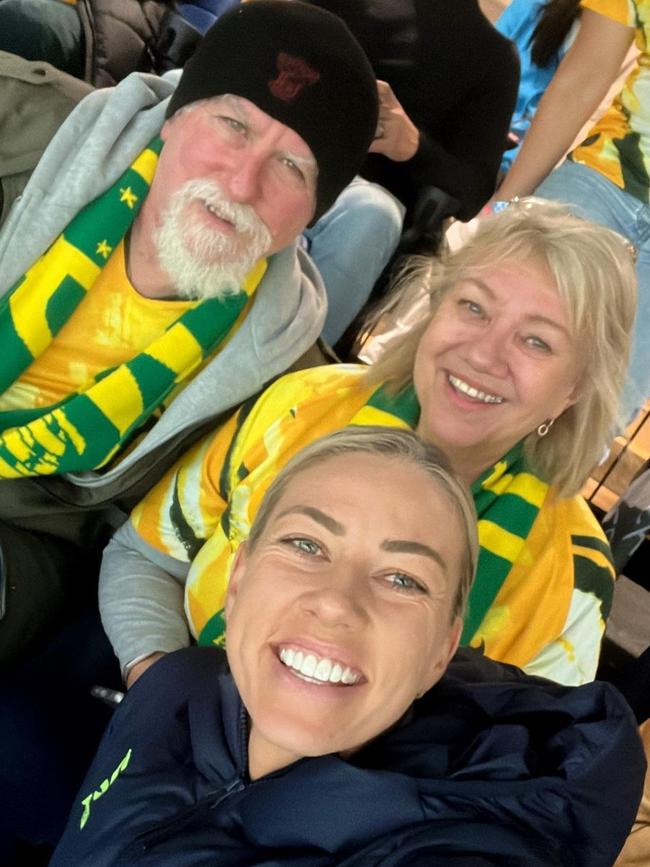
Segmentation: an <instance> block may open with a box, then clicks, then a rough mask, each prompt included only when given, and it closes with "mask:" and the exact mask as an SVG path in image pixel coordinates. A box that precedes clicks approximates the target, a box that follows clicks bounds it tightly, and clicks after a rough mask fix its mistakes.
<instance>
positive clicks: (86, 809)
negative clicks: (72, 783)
mask: <svg viewBox="0 0 650 867" xmlns="http://www.w3.org/2000/svg"><path fill="white" fill-rule="evenodd" d="M131 752H132V750H129V751H128V753H127V754H126V755H125V756H124V758H123V759H122V761H121V762H120V763H119V765H118V766H117V767H116V768H115V770H114V771H113V773H112V774H111V775H110V777H107V778H106V779H105V780H102V782H101V783H100V784H99V788H98V789H95V791H94V792H91V793H90V794H89V795H88V797H86V798H84V799H83V801H82V802H81V806H82V807H83V812H82V814H81V821H80V822H79V830H82V829H83V828H84V827H85V826H86V822H87V821H88V818H89V816H90V805H91V804H92V802H93V801H98V800H99V798H101V796H102V795H104V794H105V793H106V792H107V791H108V790H109V789H110V787H111V786H112V785H113V783H114V782H115V780H116V779H117V778H118V777H119V775H120V774H121V773H122V771H124V770H126V768H128V766H129V762H130V761H131Z"/></svg>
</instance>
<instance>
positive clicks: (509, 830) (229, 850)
mask: <svg viewBox="0 0 650 867" xmlns="http://www.w3.org/2000/svg"><path fill="white" fill-rule="evenodd" d="M246 747H247V716H246V712H245V709H244V708H243V706H242V703H241V701H240V699H239V696H238V693H237V690H236V688H235V685H234V683H233V680H232V677H231V676H230V674H229V673H228V669H227V665H226V662H225V655H224V654H223V652H222V651H219V650H216V649H210V648H190V649H188V650H182V651H179V652H177V653H173V654H170V655H169V656H167V657H164V658H162V659H161V660H160V661H159V662H157V663H156V664H155V665H154V666H152V668H151V669H149V670H148V671H147V672H146V674H145V675H144V676H143V677H141V678H140V680H139V681H138V682H137V683H136V685H135V686H134V687H133V689H132V690H130V691H129V693H128V695H127V696H126V698H125V700H124V701H123V702H122V704H121V706H120V707H119V709H118V710H117V711H116V713H115V715H114V717H113V720H112V722H111V725H110V727H109V729H108V730H107V732H106V734H105V736H104V739H103V741H102V743H101V746H100V748H99V752H98V753H97V756H96V758H95V761H94V762H93V765H92V767H91V769H90V772H89V773H88V775H87V777H86V780H85V782H84V784H83V786H82V789H81V791H80V793H79V796H78V799H77V801H76V803H75V806H74V809H73V812H72V815H71V817H70V820H69V822H68V826H67V828H66V831H65V833H64V835H63V838H62V840H61V842H60V844H59V847H58V848H57V850H56V852H55V854H54V858H53V860H52V862H51V867H72V865H74V867H84V865H88V867H104V865H156V867H203V865H206V867H207V865H211V867H234V865H237V867H244V865H246V867H248V865H264V867H287V865H291V867H324V865H334V864H336V865H345V867H370V865H382V867H397V865H399V867H406V865H409V867H415V865H420V867H424V865H427V867H431V865H434V867H435V865H437V864H445V865H447V864H449V865H454V867H461V865H462V867H487V865H499V867H508V865H521V867H524V865H525V867H552V865H571V867H600V865H602V867H610V865H611V864H612V863H613V861H614V858H615V856H616V854H617V852H618V850H619V849H620V847H621V846H622V844H623V841H624V839H625V836H626V834H627V832H628V830H629V828H630V826H631V824H632V821H633V819H634V815H635V813H636V807H637V805H638V802H639V799H640V797H641V787H642V781H643V775H644V770H645V762H644V759H643V753H642V749H641V745H640V741H639V738H638V736H637V734H636V726H635V722H634V720H633V718H632V716H631V713H630V712H629V710H628V709H627V707H626V705H625V703H624V701H623V699H622V698H621V697H620V696H619V695H618V693H617V692H616V691H615V690H614V689H613V688H612V687H610V686H608V685H607V684H598V683H596V684H590V685H588V686H584V687H580V688H577V689H572V688H567V687H561V686H558V685H556V684H552V683H550V682H548V681H542V680H533V679H528V678H525V677H524V676H523V675H521V674H520V673H519V672H517V671H516V670H515V669H512V668H509V667H507V666H500V665H498V664H496V663H492V662H490V661H489V660H485V659H483V658H482V657H480V655H478V654H477V653H475V652H472V651H462V652H460V653H459V654H458V655H457V657H456V659H455V660H454V662H452V665H451V666H450V669H449V671H448V673H447V674H446V675H445V677H444V678H443V679H442V680H441V681H440V683H439V684H438V685H437V686H435V687H434V688H433V689H432V690H430V691H429V693H427V694H426V695H425V696H424V697H423V698H422V699H420V700H419V701H418V702H416V704H415V706H414V707H413V708H412V710H411V711H410V712H409V713H408V714H407V717H406V718H405V719H404V720H403V721H402V722H401V723H400V724H399V725H398V726H396V727H394V728H393V729H392V730H390V731H389V732H386V733H385V734H383V735H382V736H381V737H379V738H377V739H376V740H375V741H373V742H372V743H371V744H370V745H368V746H366V747H365V748H364V749H363V750H361V751H360V752H358V753H356V754H355V755H354V756H353V757H352V759H351V760H343V759H341V758H339V757H337V756H324V757H322V758H315V759H312V758H310V759H303V760H301V761H298V762H296V763H295V764H293V765H291V766H289V767H287V768H285V769H283V770H281V771H278V772H276V773H273V774H270V775H268V776H266V777H263V778H261V779H259V780H257V781H255V782H251V781H250V780H249V779H248V775H247V753H246Z"/></svg>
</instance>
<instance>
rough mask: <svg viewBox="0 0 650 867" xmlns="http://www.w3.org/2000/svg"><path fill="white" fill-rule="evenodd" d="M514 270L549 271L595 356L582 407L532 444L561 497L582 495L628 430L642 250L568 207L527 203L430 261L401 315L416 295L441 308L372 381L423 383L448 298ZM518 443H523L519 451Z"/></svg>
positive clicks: (582, 384)
mask: <svg viewBox="0 0 650 867" xmlns="http://www.w3.org/2000/svg"><path fill="white" fill-rule="evenodd" d="M504 262H508V263H512V262H521V263H522V265H523V264H528V265H530V264H531V262H532V264H533V265H535V264H536V263H541V264H542V265H543V266H545V267H546V268H547V269H548V271H549V272H550V274H551V276H552V277H553V280H554V282H555V284H556V286H557V289H558V292H559V295H560V297H561V298H562V299H563V301H564V302H565V304H566V305H567V308H568V311H569V320H570V324H571V329H572V333H573V336H574V338H575V339H576V341H578V342H579V344H580V345H581V346H582V347H583V350H584V352H585V353H586V354H587V353H588V357H587V358H585V367H584V370H583V371H582V375H581V377H580V380H579V382H578V386H577V390H576V395H577V399H576V402H575V404H573V405H572V406H570V407H569V408H568V409H566V410H565V411H564V412H563V413H562V415H561V416H560V417H559V418H557V419H556V420H555V423H554V425H553V427H552V428H551V429H550V431H549V433H548V435H547V436H545V437H539V436H538V435H537V433H536V432H535V431H533V432H531V433H530V434H529V435H528V436H527V437H526V440H525V448H526V454H527V457H528V459H529V461H530V464H531V466H532V468H533V470H534V471H535V472H537V473H539V474H540V475H541V476H542V477H543V478H545V479H546V480H547V481H549V482H550V483H551V484H553V485H554V486H555V487H556V489H557V492H558V494H559V495H560V496H572V495H573V494H575V493H577V492H578V491H579V490H580V489H581V488H582V486H583V485H584V483H585V481H586V480H587V478H588V476H589V473H590V472H591V470H592V469H593V467H594V466H595V465H596V464H597V463H598V461H599V459H600V458H601V457H602V455H603V452H604V450H605V448H606V447H607V445H608V443H609V442H610V440H611V438H612V436H613V435H614V433H615V430H616V427H617V424H618V423H619V417H618V416H619V402H620V397H621V392H622V390H623V385H624V382H625V377H626V373H627V366H628V359H629V352H630V340H631V332H632V327H633V324H634V314H635V311H636V276H635V270H634V255H633V248H632V247H631V245H630V244H629V243H628V242H627V241H625V239H624V238H622V237H621V236H620V235H618V234H617V233H616V232H613V231H611V230H610V229H606V228H605V227H604V226H599V225H596V224H595V223H590V222H587V221H586V220H582V219H579V218H578V217H574V216H572V215H571V214H569V213H568V211H567V210H566V208H565V206H563V205H560V204H557V203H555V202H546V201H542V200H540V199H530V198H528V199H522V200H521V201H518V202H513V203H511V204H510V206H509V207H508V208H506V209H505V210H504V211H502V212H501V213H499V214H496V215H495V216H493V217H490V218H489V219H485V220H482V221H481V222H480V225H479V228H478V230H477V233H476V235H475V236H474V238H473V239H472V240H471V241H470V242H469V243H467V244H466V245H465V246H464V247H462V248H461V249H460V250H458V251H457V252H456V253H451V254H450V253H443V254H442V256H441V257H440V258H439V259H438V260H436V261H431V260H428V261H425V260H421V261H420V262H419V263H417V264H416V266H415V267H414V269H413V270H412V271H411V272H410V274H408V275H407V277H406V278H405V281H403V284H402V286H401V287H400V292H401V293H405V294H404V295H403V299H402V300H400V303H399V308H400V310H403V309H404V307H405V305H406V304H408V303H410V302H411V301H412V297H411V296H412V295H413V292H414V291H415V290H418V289H419V290H420V291H421V290H422V287H424V288H425V289H426V291H427V292H428V293H429V296H430V300H431V307H430V308H429V311H428V313H427V315H425V316H423V318H422V320H421V321H420V322H418V323H417V324H416V325H415V327H414V328H412V329H411V330H410V331H409V332H408V333H406V334H404V336H403V337H401V338H400V339H398V340H396V341H395V342H394V343H393V344H391V345H390V346H389V347H388V349H387V350H386V353H385V355H384V356H383V357H381V358H380V359H379V360H378V361H377V362H376V364H374V365H373V366H372V368H371V369H370V372H369V374H368V376H369V379H370V381H372V382H387V383H389V384H390V386H391V388H392V389H393V390H396V391H397V390H399V389H401V388H403V387H404V386H405V385H406V384H407V383H408V382H410V380H411V379H412V376H413V365H414V361H415V354H416V351H417V347H418V343H419V341H420V338H421V336H422V335H423V333H424V332H425V331H426V329H427V326H428V325H429V322H430V321H431V318H432V317H433V316H435V313H436V310H437V308H438V306H439V305H440V302H441V300H442V298H443V297H444V295H445V293H446V292H447V291H448V290H449V289H451V288H452V287H453V286H454V285H456V284H457V283H458V282H459V281H460V280H462V279H464V278H465V277H466V276H467V275H468V274H469V273H472V274H476V273H480V272H481V271H486V270H488V269H492V268H495V267H498V266H500V265H501V264H503V263H504ZM513 445H514V443H513Z"/></svg>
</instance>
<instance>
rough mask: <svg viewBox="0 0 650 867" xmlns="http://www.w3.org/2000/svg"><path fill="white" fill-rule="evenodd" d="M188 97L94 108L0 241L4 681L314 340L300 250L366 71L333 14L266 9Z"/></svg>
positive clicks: (219, 28)
mask: <svg viewBox="0 0 650 867" xmlns="http://www.w3.org/2000/svg"><path fill="white" fill-rule="evenodd" d="M177 80H178V74H177V73H176V74H175V75H174V74H171V77H170V78H169V79H167V78H163V79H158V78H156V77H153V76H147V75H134V76H130V77H129V78H128V79H126V80H125V81H124V82H122V83H121V84H120V85H119V86H118V87H116V88H113V89H106V90H100V91H96V92H94V93H92V94H90V95H89V96H88V97H87V98H86V99H84V100H83V101H82V102H81V103H80V105H79V106H78V107H77V109H76V110H75V111H74V112H73V114H72V115H71V116H70V117H69V118H68V120H67V121H66V122H65V123H64V124H63V126H62V127H61V128H60V129H59V131H58V132H57V134H56V135H55V137H54V139H53V140H52V142H51V144H50V145H49V146H48V148H47V150H46V151H45V153H44V155H43V157H42V159H41V160H40V162H39V164H38V166H37V167H36V169H35V171H34V173H33V175H32V177H31V179H30V182H29V184H28V186H27V188H26V190H25V193H24V195H23V196H22V197H21V199H20V200H17V201H16V202H15V204H14V206H13V209H12V210H11V212H10V214H9V216H8V218H7V220H6V222H5V224H4V226H3V229H2V232H1V233H0V292H2V294H4V300H3V301H2V302H1V303H0V341H1V343H2V346H3V356H4V357H3V365H2V369H1V370H0V554H1V557H0V564H1V575H0V603H1V608H0V617H2V619H1V620H0V665H2V664H4V665H5V666H6V665H7V664H8V663H9V662H13V661H14V660H16V659H17V658H18V657H19V656H20V655H21V654H23V653H24V651H25V649H26V648H28V647H30V646H32V645H33V643H34V641H35V640H36V639H40V638H42V636H43V634H44V633H46V632H47V631H48V630H49V629H50V628H51V625H52V623H53V622H58V621H59V620H60V618H61V617H62V615H63V614H64V613H66V612H67V610H68V609H69V607H70V606H71V605H72V604H76V603H77V602H78V601H79V598H80V596H82V595H83V593H84V592H85V590H86V587H87V586H90V587H91V589H92V586H93V582H92V581H90V580H89V572H90V573H92V571H93V570H94V568H95V557H96V555H97V553H98V551H99V549H100V548H101V544H102V542H103V541H104V540H105V538H106V536H107V534H108V532H109V531H110V528H112V527H115V526H116V525H117V524H119V523H120V522H121V521H122V520H123V516H124V514H125V512H124V510H128V509H129V508H130V507H131V506H132V505H133V504H134V503H135V502H136V501H137V500H138V499H139V498H140V497H141V496H142V494H143V493H144V492H145V491H146V490H148V489H149V488H150V487H151V486H152V484H153V483H154V482H155V481H156V480H157V479H158V478H159V477H160V475H161V473H162V472H163V471H164V470H165V468H166V467H168V466H169V465H170V463H171V462H172V461H173V459H174V457H175V456H176V455H178V454H179V452H180V451H181V450H185V449H186V448H187V446H188V443H189V442H192V441H194V440H195V439H196V438H197V437H198V436H199V435H200V434H201V432H202V431H204V430H206V429H207V428H208V427H210V428H211V427H214V425H215V423H216V422H215V420H216V419H217V417H218V416H219V415H220V414H221V413H223V412H225V411H226V410H228V409H229V408H231V407H232V406H234V405H236V404H239V403H240V402H241V401H242V400H245V399H246V398H247V397H249V396H250V395H251V394H253V393H254V392H255V391H257V390H258V389H259V388H260V387H261V386H262V385H263V383H264V382H266V381H268V380H269V379H270V378H271V377H273V376H276V375H277V374H279V373H281V372H282V371H284V370H285V369H286V368H287V367H288V366H289V365H290V364H291V363H293V362H294V361H295V360H296V359H297V358H298V357H299V356H300V355H301V354H302V353H303V352H304V351H305V350H306V349H307V348H308V347H309V346H310V345H311V344H312V343H313V341H314V340H315V338H316V337H317V336H318V334H319V333H320V330H321V326H322V322H323V318H324V315H325V295H324V290H323V286H322V282H321V280H320V278H319V276H318V274H317V272H316V271H315V269H314V268H313V266H312V265H311V264H310V263H309V261H308V259H307V257H306V256H305V255H304V254H302V253H301V251H300V249H299V248H298V246H297V244H296V239H297V238H298V236H299V235H300V234H301V232H302V230H303V229H304V228H305V227H306V226H307V225H308V224H309V223H311V222H313V221H314V220H315V219H317V218H318V217H319V216H320V215H321V214H323V213H324V212H325V211H326V210H327V209H328V208H329V206H330V205H331V204H332V202H333V201H334V199H335V198H336V196H337V195H338V193H339V192H340V191H341V190H342V189H343V187H344V186H345V185H346V184H347V183H348V182H349V181H350V180H351V178H352V177H353V176H354V174H355V173H356V171H357V170H358V168H359V166H360V164H361V162H362V160H363V158H364V156H365V154H366V152H367V150H368V146H369V144H370V142H371V140H372V138H373V135H374V132H375V129H376V123H377V96H376V82H375V79H374V76H373V74H372V71H371V69H370V66H369V64H368V62H367V60H366V58H365V55H364V54H363V52H362V50H361V49H360V47H359V46H358V44H357V43H356V41H355V40H354V38H353V37H352V36H351V34H350V33H349V31H348V30H347V28H346V27H345V25H344V24H343V23H342V22H341V21H340V20H339V19H338V18H336V17H335V16H333V15H331V14H330V13H327V12H324V11H322V10H320V9H315V8H311V7H308V6H306V5H303V4H302V3H299V2H295V3H285V2H281V0H260V2H258V0H254V2H252V3H248V4H245V5H243V6H241V7H238V8H237V9H235V10H232V11H231V12H230V13H228V14H226V15H224V16H223V17H222V18H221V19H219V21H218V22H217V23H216V24H215V25H214V27H213V28H212V29H211V30H210V31H209V32H208V33H207V35H206V36H205V38H204V40H203V42H202V43H201V45H200V46H199V48H198V49H197V51H196V53H195V54H194V56H193V58H192V60H191V62H190V63H189V64H188V65H187V66H186V67H185V70H184V71H183V74H182V75H181V77H180V81H179V82H178V86H177V87H176V89H174V84H175V82H176V81H177Z"/></svg>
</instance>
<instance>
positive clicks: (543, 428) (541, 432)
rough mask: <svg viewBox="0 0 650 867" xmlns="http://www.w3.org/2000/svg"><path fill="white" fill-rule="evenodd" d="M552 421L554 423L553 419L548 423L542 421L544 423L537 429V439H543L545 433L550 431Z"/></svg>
mask: <svg viewBox="0 0 650 867" xmlns="http://www.w3.org/2000/svg"><path fill="white" fill-rule="evenodd" d="M554 421H555V419H554V418H549V420H548V421H544V422H542V423H541V424H540V426H539V427H538V428H537V436H539V437H545V436H546V434H547V433H548V432H549V431H550V429H551V428H552V427H553V422H554Z"/></svg>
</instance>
